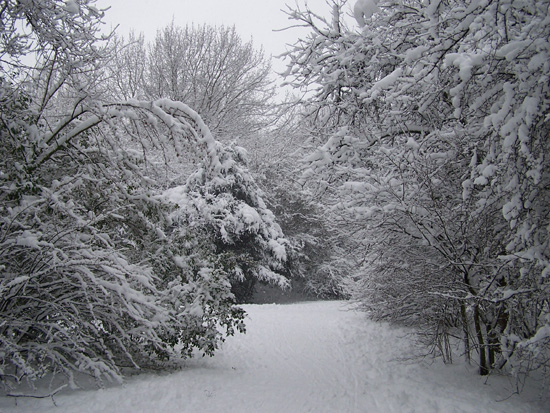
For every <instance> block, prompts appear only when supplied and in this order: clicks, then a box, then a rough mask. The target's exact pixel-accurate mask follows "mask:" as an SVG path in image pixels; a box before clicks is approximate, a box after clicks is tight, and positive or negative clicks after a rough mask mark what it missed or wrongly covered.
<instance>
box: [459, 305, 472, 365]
mask: <svg viewBox="0 0 550 413" xmlns="http://www.w3.org/2000/svg"><path fill="white" fill-rule="evenodd" d="M460 315H461V317H462V332H463V334H464V338H463V341H464V357H466V361H467V362H468V364H470V361H471V351H472V349H471V348H470V335H469V329H468V315H467V314H466V305H465V304H464V303H461V304H460Z"/></svg>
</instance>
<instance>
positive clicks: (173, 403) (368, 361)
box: [0, 301, 544, 413]
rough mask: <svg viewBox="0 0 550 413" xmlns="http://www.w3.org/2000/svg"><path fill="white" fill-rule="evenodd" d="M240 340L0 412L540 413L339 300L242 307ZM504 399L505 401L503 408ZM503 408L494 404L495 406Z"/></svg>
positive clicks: (4, 403) (9, 404)
mask: <svg viewBox="0 0 550 413" xmlns="http://www.w3.org/2000/svg"><path fill="white" fill-rule="evenodd" d="M244 307H245V309H246V311H247V312H248V314H249V316H248V320H247V329H248V333H247V334H246V335H239V336H236V337H231V338H229V339H228V340H227V342H226V343H225V345H224V347H223V349H222V350H221V351H220V352H219V353H218V354H217V355H216V356H215V357H213V358H203V359H196V360H191V361H189V362H187V363H186V365H185V367H184V368H183V369H182V371H178V372H176V373H172V374H158V375H154V374H144V375H140V376H137V377H133V378H130V379H129V380H128V381H127V382H126V384H124V385H123V386H120V387H112V388H108V389H103V390H88V391H76V392H70V391H66V392H60V393H59V394H58V395H57V396H56V397H55V402H56V404H57V407H56V406H54V405H53V404H52V401H51V400H50V399H28V398H19V399H18V400H17V406H15V401H14V399H12V398H6V397H2V398H0V412H2V413H8V412H55V413H62V412H71V413H75V412H117V413H123V412H132V413H135V412H224V413H225V412H242V413H250V412H252V413H253V412H261V413H269V412H293V413H299V412H342V413H344V412H345V413H347V412H350V413H351V412H369V413H376V412H384V413H387V412H400V413H401V412H424V413H425V412H499V413H502V412H514V413H517V412H538V411H544V410H543V406H542V403H541V402H537V401H535V399H536V397H535V395H528V394H527V392H525V393H522V395H521V396H516V395H515V396H512V397H508V396H510V393H511V391H512V390H511V389H512V388H513V387H512V385H511V383H510V382H509V381H508V379H506V378H504V377H494V378H491V379H490V380H489V381H488V382H487V383H486V380H485V379H483V378H481V377H479V376H476V375H475V373H474V371H473V369H472V368H471V367H469V368H466V366H464V365H463V364H458V365H452V366H446V365H443V364H441V363H437V362H436V363H428V362H426V361H424V362H422V361H419V360H417V359H415V360H409V361H407V362H405V361H403V359H404V358H407V356H410V355H411V354H412V353H413V346H412V344H411V337H410V335H409V334H408V333H409V332H408V331H407V330H404V329H398V328H394V327H391V326H389V325H387V324H381V323H374V322H372V321H369V320H367V319H366V318H365V315H364V314H362V313H356V312H353V311H350V310H349V307H348V306H347V305H346V303H344V302H334V301H333V302H310V303H300V304H291V305H247V306H244ZM503 399H505V400H503ZM499 400H501V401H499Z"/></svg>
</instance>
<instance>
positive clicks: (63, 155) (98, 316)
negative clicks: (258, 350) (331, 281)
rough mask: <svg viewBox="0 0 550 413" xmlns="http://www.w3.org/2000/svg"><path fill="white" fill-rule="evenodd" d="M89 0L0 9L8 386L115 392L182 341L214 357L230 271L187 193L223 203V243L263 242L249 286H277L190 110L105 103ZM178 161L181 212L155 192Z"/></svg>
mask: <svg viewBox="0 0 550 413" xmlns="http://www.w3.org/2000/svg"><path fill="white" fill-rule="evenodd" d="M93 4H94V1H93V0H90V1H86V0H82V1H79V2H78V3H77V2H64V1H57V0H45V1H40V2H36V1H26V2H21V1H18V2H16V1H8V2H5V4H4V5H3V7H2V10H1V11H0V16H1V18H2V26H1V27H0V29H1V30H2V36H1V37H0V57H1V66H0V109H1V110H0V141H1V143H2V149H3V156H2V157H1V158H0V188H1V192H0V211H1V213H0V311H1V315H2V317H1V321H0V380H1V382H2V385H3V386H4V387H12V386H16V385H19V384H21V383H22V382H24V381H27V382H30V383H32V382H34V381H35V380H37V379H39V378H41V377H43V376H44V375H46V374H62V375H65V376H66V378H67V380H68V382H69V383H70V384H71V385H76V384H77V383H76V380H77V378H78V375H77V374H75V373H78V374H87V375H91V376H92V377H95V378H96V379H97V380H99V381H101V380H103V379H108V380H117V381H119V380H121V378H122V373H121V371H122V370H121V369H122V368H123V367H130V368H139V367H143V366H149V365H156V364H158V363H159V362H162V361H164V360H166V359H167V358H170V357H171V356H172V355H174V347H175V346H176V345H178V344H179V345H181V346H182V354H183V355H184V356H190V355H191V354H192V352H193V350H194V349H196V350H198V351H201V352H203V353H206V354H212V352H213V351H214V350H215V349H216V348H217V346H218V345H219V343H220V341H222V340H223V337H224V335H225V334H233V333H234V332H235V331H244V325H243V318H244V313H243V311H242V309H240V308H238V307H235V305H234V296H233V294H232V293H231V285H230V282H229V280H230V277H231V275H232V274H233V273H234V271H232V270H231V269H228V268H227V260H223V259H222V258H221V257H220V256H219V255H218V253H219V251H218V249H217V247H216V242H215V241H216V240H215V239H213V236H212V235H211V234H210V232H209V231H208V228H207V227H206V226H205V225H202V222H208V221H209V220H210V221H212V220H213V221H216V219H218V216H217V215H216V214H218V213H222V211H221V210H218V211H217V212H212V213H211V209H209V208H210V207H209V206H206V205H203V204H200V200H199V196H198V195H197V196H195V195H192V194H194V193H201V194H202V195H204V199H206V200H207V203H210V204H211V205H214V206H215V207H219V206H220V205H222V204H223V205H234V209H233V210H232V212H231V214H227V215H226V216H225V218H226V219H227V220H228V223H227V224H226V225H227V227H228V228H227V231H226V232H225V233H224V234H230V233H231V231H233V234H235V235H241V234H245V233H246V234H248V233H251V234H254V235H255V236H256V237H257V238H259V239H261V242H256V243H255V244H254V247H255V248H257V250H258V253H257V254H256V255H255V256H254V260H252V261H253V263H254V268H255V269H256V271H255V272H253V274H254V275H255V276H259V277H263V278H269V277H271V278H273V279H277V280H278V281H280V283H283V281H282V279H280V278H279V277H277V276H276V275H275V274H274V273H273V272H271V271H268V270H267V268H268V267H269V265H272V266H276V265H282V261H284V259H285V245H284V240H283V238H282V234H281V231H280V228H279V227H278V226H277V224H276V223H275V222H274V221H273V219H272V214H270V212H269V210H267V209H266V208H265V206H264V205H263V202H262V200H261V196H260V194H259V193H258V192H255V191H256V190H257V188H256V186H255V185H254V182H253V180H252V179H251V177H250V175H249V174H248V172H247V170H246V169H245V168H243V167H241V166H239V164H238V159H237V157H234V153H233V152H232V151H231V150H228V149H225V148H224V147H223V146H221V145H220V144H219V143H218V142H217V141H216V140H215V139H214V137H213V136H212V134H211V133H210V131H209V129H208V128H207V126H206V125H205V124H204V122H203V121H202V119H201V118H200V117H199V116H198V114H197V113H196V112H195V111H193V110H192V109H190V108H189V107H188V106H187V105H185V104H183V103H181V102H174V101H171V100H165V99H161V100H157V101H139V100H131V101H122V102H112V101H108V100H105V96H109V95H110V94H105V93H104V92H105V91H104V87H103V81H104V79H103V78H102V73H103V72H102V71H101V70H98V68H101V67H102V66H104V65H105V61H106V59H109V58H110V56H109V54H108V52H107V51H108V49H107V48H105V44H104V42H103V41H102V37H101V36H100V35H99V34H98V33H99V30H98V27H99V24H100V21H101V17H102V12H101V11H98V10H97V9H96V8H95V7H94V6H93ZM103 40H106V39H103ZM23 59H26V61H27V64H23V63H21V60H23ZM28 62H32V65H30V66H29V63H28ZM189 152H192V153H194V154H195V155H196V157H197V159H198V162H197V163H201V164H202V167H201V170H200V172H198V173H197V175H194V180H190V181H189V183H188V184H187V188H189V194H191V195H190V197H189V200H188V204H185V205H183V206H182V205H180V208H179V209H178V208H176V206H175V205H174V204H172V203H171V202H169V201H168V200H167V199H166V197H165V196H164V195H163V193H164V192H165V190H166V189H167V188H168V187H170V186H173V185H175V183H177V182H179V181H180V180H181V177H180V172H179V169H180V168H181V167H182V164H181V159H182V156H181V155H182V154H183V153H185V154H187V153H189ZM198 176H201V177H203V178H204V179H203V180H201V181H199V180H197V179H196V177H198ZM226 182H230V184H224V183H226ZM238 182H244V184H242V185H241V186H239V185H240V184H238ZM201 185H203V186H204V188H203V189H201V188H200V186H201ZM241 187H242V190H241V191H240V192H239V191H234V192H232V188H241ZM214 188H215V189H216V191H214ZM193 191H194V192H193ZM201 191H202V192H201ZM241 193H243V194H245V195H246V196H245V197H244V198H242V199H241V198H238V196H239V194H241ZM247 202H249V203H247ZM195 207H197V208H199V209H198V210H197V209H195ZM201 208H202V209H201ZM195 219H197V220H202V221H201V222H200V223H199V224H197V223H196V222H195ZM222 221H223V219H222ZM216 222H217V221H216ZM229 223H230V224H231V225H233V227H231V229H230V228H229ZM220 231H221V227H220ZM262 248H265V249H266V252H265V253H264V252H263V251H262ZM271 256H273V257H274V258H273V259H274V260H275V261H276V264H275V263H274V262H275V261H273V262H272V261H270V260H268V259H267V258H268V257H271ZM264 260H265V262H264Z"/></svg>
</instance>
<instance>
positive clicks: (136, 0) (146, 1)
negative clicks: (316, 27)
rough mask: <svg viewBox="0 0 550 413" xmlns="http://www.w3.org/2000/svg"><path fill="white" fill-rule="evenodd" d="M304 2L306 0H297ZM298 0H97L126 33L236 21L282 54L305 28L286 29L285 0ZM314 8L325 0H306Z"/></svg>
mask: <svg viewBox="0 0 550 413" xmlns="http://www.w3.org/2000/svg"><path fill="white" fill-rule="evenodd" d="M298 1H299V3H300V4H303V3H304V1H305V0H298ZM295 2H296V1H295V0H98V3H97V4H98V6H100V7H102V8H103V7H108V6H110V7H111V8H110V10H109V11H107V13H106V16H105V21H106V22H107V24H108V25H112V26H116V25H117V24H118V25H120V27H119V29H118V32H119V33H121V34H123V35H125V34H127V33H128V32H129V30H130V29H134V30H135V31H136V32H137V33H140V32H143V33H144V34H145V36H146V39H148V40H152V39H153V38H154V36H155V34H156V31H157V29H159V28H162V27H164V26H166V25H168V24H170V22H171V21H172V19H173V20H174V22H175V23H176V25H179V26H185V25H186V24H190V23H196V24H203V23H208V24H212V25H221V24H223V25H226V26H231V25H235V27H236V29H237V32H238V33H239V34H240V35H241V37H242V38H243V40H245V41H248V40H250V39H251V38H252V39H253V42H254V45H256V47H259V46H260V45H261V46H263V47H264V50H265V53H266V55H273V56H276V55H279V54H281V53H283V52H284V51H285V44H287V43H294V42H295V41H296V38H297V37H299V36H300V34H302V35H303V34H304V31H303V30H299V29H290V30H286V31H283V32H277V31H274V30H278V29H283V28H285V27H288V26H289V25H291V24H292V21H290V20H289V19H288V16H287V15H286V14H284V13H283V12H282V11H281V10H283V9H284V10H286V9H287V7H286V4H289V5H291V6H294V5H295ZM307 3H308V5H309V7H310V8H311V9H312V10H314V11H320V12H321V13H322V14H324V15H326V13H324V12H323V11H325V10H327V5H326V1H325V0H307ZM327 17H328V16H327ZM283 67H284V66H283V65H282V64H281V63H277V62H274V68H275V69H277V70H282V69H283Z"/></svg>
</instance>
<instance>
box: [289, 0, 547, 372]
mask: <svg viewBox="0 0 550 413" xmlns="http://www.w3.org/2000/svg"><path fill="white" fill-rule="evenodd" d="M344 3H345V2H336V1H335V2H334V9H333V10H334V13H333V16H332V19H331V20H330V21H329V20H325V19H323V18H321V17H318V16H316V15H315V14H314V13H312V12H310V11H309V10H307V9H306V10H295V11H292V12H290V14H291V16H292V17H293V18H295V19H297V20H299V21H300V22H302V23H303V24H306V25H308V26H310V27H311V28H312V33H311V35H310V36H309V37H308V38H307V39H305V40H302V41H300V42H298V43H297V44H296V45H295V46H294V48H293V50H291V51H290V52H289V54H288V58H289V59H290V63H289V71H288V76H290V81H289V83H290V84H292V85H295V86H296V87H304V88H309V90H310V91H309V96H310V99H309V104H310V106H311V108H312V110H311V113H312V114H313V115H312V116H316V119H317V120H318V122H319V124H320V126H322V127H323V128H324V130H326V131H327V132H328V135H329V138H328V139H327V140H326V142H325V143H324V144H323V145H321V146H320V147H319V148H318V150H317V151H316V152H315V153H313V154H312V155H311V156H310V157H309V158H308V161H309V163H310V166H309V170H308V171H307V172H306V174H307V176H310V177H314V178H315V179H316V180H317V182H318V183H319V184H320V185H321V186H324V187H327V186H328V187H332V188H337V192H336V193H337V198H336V197H335V198H333V201H332V204H333V209H334V210H336V211H338V213H339V214H340V217H341V222H342V225H346V227H347V228H349V230H350V231H353V234H354V235H355V236H356V237H357V239H360V240H363V242H362V245H363V249H362V250H359V251H361V253H362V254H363V256H364V258H365V264H364V265H363V266H362V267H361V269H360V271H358V273H357V279H358V283H359V284H358V285H359V288H358V293H357V294H358V297H359V298H361V300H362V301H363V302H364V303H365V305H366V307H367V308H368V309H369V310H373V311H374V315H375V316H378V317H381V318H390V319H394V320H399V321H404V322H407V323H409V324H411V323H413V324H416V325H423V326H425V327H426V328H424V330H423V331H424V332H425V333H426V335H427V336H429V337H430V338H431V343H432V345H433V346H434V347H436V348H440V349H443V351H445V350H444V349H445V343H446V342H447V339H446V337H448V334H451V333H453V331H454V330H456V329H459V330H461V331H462V334H463V338H464V344H465V348H464V350H465V352H466V354H467V355H469V353H470V351H473V350H474V349H475V350H476V351H477V352H478V354H479V364H480V372H481V373H482V374H487V373H488V372H489V371H490V370H491V369H494V368H500V367H504V366H505V365H507V366H508V367H510V368H511V369H512V370H513V371H514V372H516V373H520V372H527V371H528V370H529V369H532V368H538V367H547V356H548V351H549V348H548V347H549V344H550V337H549V335H548V332H549V331H550V329H549V324H548V322H549V321H548V320H549V311H548V308H549V302H548V300H549V296H548V285H547V284H548V282H547V280H548V277H547V274H548V271H549V270H548V268H549V266H548V265H549V261H548V258H549V253H550V252H549V238H548V228H549V226H548V225H549V221H548V219H549V218H548V217H549V212H550V211H549V210H548V208H549V205H550V203H549V202H548V196H549V192H548V188H549V186H548V183H549V181H548V179H549V174H548V165H549V162H548V159H547V154H548V153H549V152H548V149H549V148H548V144H549V143H548V132H549V120H548V113H549V105H550V93H549V83H548V81H547V80H548V75H549V71H550V65H549V63H548V53H549V48H548V45H549V44H550V43H548V38H549V36H550V25H549V21H548V11H549V10H548V8H549V4H548V3H547V2H536V1H529V0H522V1H513V0H510V1H504V2H490V1H480V2H468V1H388V2H384V1H380V2H375V1H368V0H367V1H359V2H357V3H355V7H354V16H355V17H356V19H357V22H358V24H359V26H360V28H359V30H355V29H347V28H346V26H345V25H344V24H343V23H342V21H343V17H342V12H341V10H342V6H343V4H344ZM348 226H349V227H348Z"/></svg>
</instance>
